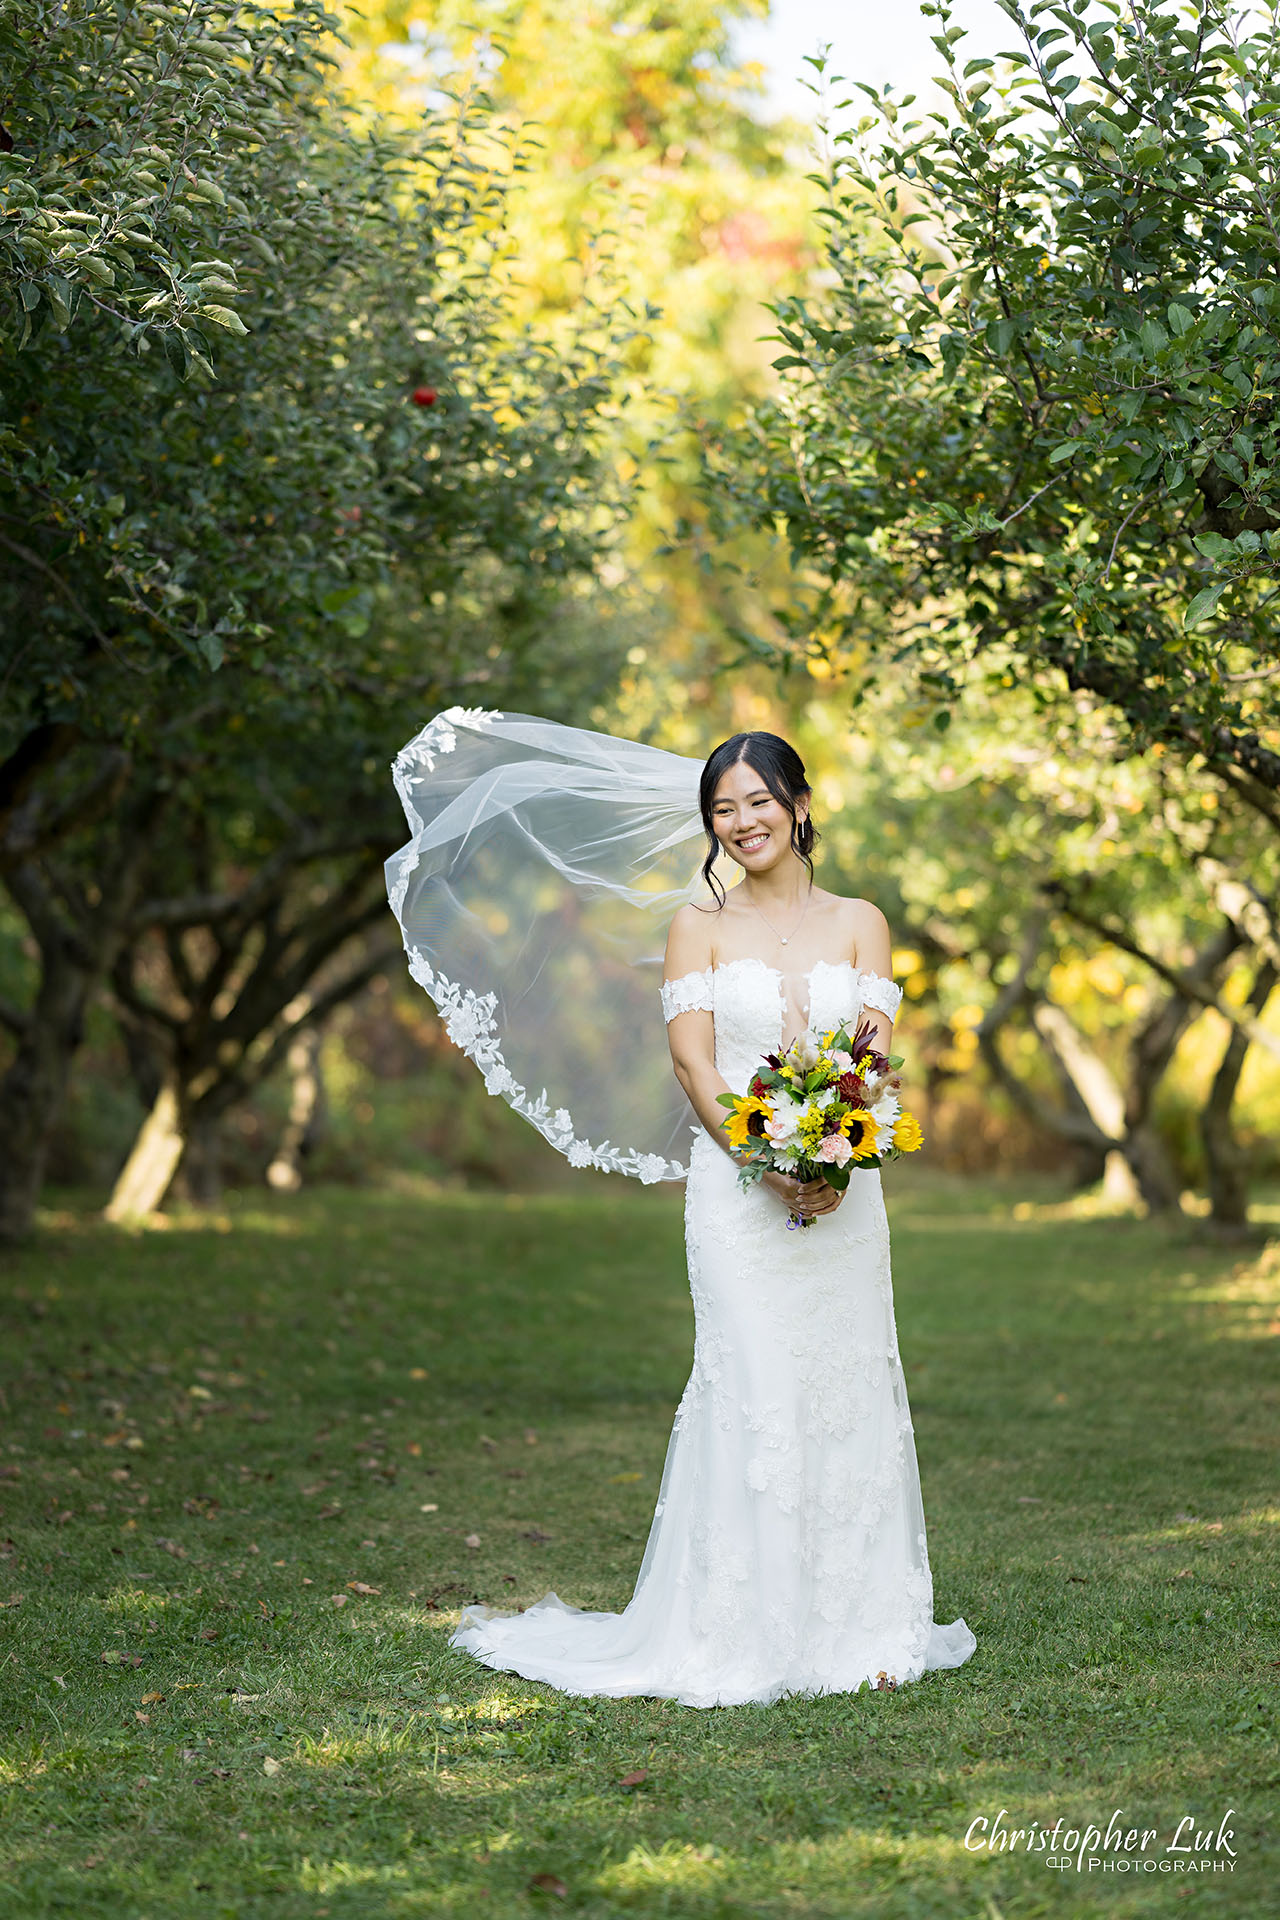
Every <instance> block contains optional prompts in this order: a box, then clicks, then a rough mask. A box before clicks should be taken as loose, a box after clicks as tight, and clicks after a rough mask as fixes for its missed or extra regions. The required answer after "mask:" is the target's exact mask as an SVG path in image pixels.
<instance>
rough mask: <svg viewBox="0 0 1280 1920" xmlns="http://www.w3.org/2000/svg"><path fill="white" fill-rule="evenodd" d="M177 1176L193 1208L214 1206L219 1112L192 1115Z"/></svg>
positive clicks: (219, 1186) (218, 1192) (219, 1195)
mask: <svg viewBox="0 0 1280 1920" xmlns="http://www.w3.org/2000/svg"><path fill="white" fill-rule="evenodd" d="M179 1173H180V1175H181V1181H182V1188H183V1191H184V1192H185V1194H186V1197H187V1199H188V1200H189V1201H190V1202H191V1204H192V1205H193V1206H196V1207H216V1206H217V1204H218V1202H219V1201H220V1200H221V1198H222V1115H221V1113H202V1112H201V1111H200V1109H199V1108H198V1107H197V1108H196V1110H195V1112H194V1113H192V1114H191V1116H190V1118H189V1120H188V1122H187V1127H186V1151H185V1152H184V1153H183V1155H182V1159H181V1161H180V1163H179ZM160 1198H161V1199H163V1198H164V1195H163V1194H161V1196H160Z"/></svg>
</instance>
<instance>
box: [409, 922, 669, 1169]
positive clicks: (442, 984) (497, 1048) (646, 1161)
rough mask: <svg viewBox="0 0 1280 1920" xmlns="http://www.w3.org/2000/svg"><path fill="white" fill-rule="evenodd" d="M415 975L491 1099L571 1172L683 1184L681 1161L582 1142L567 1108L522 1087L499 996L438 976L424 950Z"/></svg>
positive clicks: (413, 954) (412, 959)
mask: <svg viewBox="0 0 1280 1920" xmlns="http://www.w3.org/2000/svg"><path fill="white" fill-rule="evenodd" d="M407 951H408V956H409V972H410V973H411V974H412V976H413V978H414V979H415V980H416V981H417V983H418V985H419V986H420V987H422V988H423V989H424V990H425V991H426V992H427V993H428V994H430V996H431V998H432V1000H434V1002H435V1004H436V1008H437V1010H438V1012H439V1014H440V1018H441V1020H442V1021H443V1022H444V1030H445V1032H446V1033H447V1034H448V1036H449V1038H450V1040H452V1042H453V1044H454V1046H455V1047H460V1048H461V1050H462V1052H463V1053H465V1054H466V1056H467V1058H468V1059H469V1060H473V1061H474V1062H475V1064H476V1066H478V1067H479V1069H480V1071H481V1073H482V1074H483V1075H484V1085H485V1091H486V1093H491V1094H500V1095H501V1097H502V1098H503V1099H504V1100H505V1101H506V1102H507V1105H508V1106H510V1107H514V1108H515V1110H516V1112H517V1113H518V1114H520V1115H521V1117H522V1118H523V1119H525V1120H527V1121H529V1123H530V1125H531V1126H535V1127H536V1128H537V1129H538V1132H539V1133H540V1134H541V1135H542V1137H543V1139H544V1140H549V1141H550V1143H551V1145H552V1146H553V1147H554V1148H555V1150H556V1152H557V1153H562V1154H563V1155H564V1157H565V1159H566V1160H567V1161H568V1162H569V1165H570V1166H571V1167H595V1168H596V1169H597V1170H598V1171H599V1172H601V1173H625V1174H629V1175H630V1176H631V1177H632V1179H635V1180H639V1181H640V1182H641V1183H642V1185H644V1186H646V1187H649V1186H652V1185H653V1184H654V1182H655V1181H657V1180H683V1179H684V1178H685V1176H686V1174H687V1173H688V1168H687V1167H682V1166H681V1165H680V1163H679V1161H677V1160H667V1159H665V1158H664V1157H663V1155H662V1154H660V1153H637V1152H636V1150H635V1148H634V1147H630V1148H627V1149H625V1150H624V1149H622V1148H620V1147H615V1146H614V1145H613V1144H612V1143H611V1142H610V1141H608V1140H605V1141H603V1142H602V1143H601V1144H600V1145H599V1146H594V1145H593V1144H592V1143H591V1141H589V1140H583V1139H580V1138H579V1137H578V1136H577V1135H576V1134H575V1132H574V1129H573V1115H572V1114H571V1113H570V1112H569V1111H568V1109H567V1108H565V1107H557V1108H556V1109H555V1111H554V1112H553V1111H552V1107H551V1102H550V1101H549V1100H548V1098H547V1095H546V1089H545V1088H544V1089H543V1091H542V1092H541V1093H539V1094H538V1096H537V1098H536V1099H534V1098H533V1096H532V1095H531V1094H530V1093H529V1092H528V1091H527V1089H526V1088H524V1087H522V1086H521V1085H520V1082H519V1081H518V1080H517V1079H516V1077H515V1075H514V1074H513V1073H512V1072H511V1069H510V1068H509V1067H508V1065H507V1063H506V1061H505V1060H504V1058H503V1055H502V1042H501V1040H500V1039H499V1036H498V1022H497V1018H496V1016H497V1010H498V998H497V995H496V994H493V993H473V992H472V990H471V988H470V987H464V986H461V985H459V983H458V982H457V981H456V980H447V979H446V978H445V976H444V975H443V974H442V973H433V972H432V970H431V966H430V963H429V961H428V960H427V957H426V955H425V954H424V953H423V952H422V950H421V948H419V947H410V948H408V949H407Z"/></svg>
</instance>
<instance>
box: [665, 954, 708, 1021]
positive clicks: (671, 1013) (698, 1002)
mask: <svg viewBox="0 0 1280 1920" xmlns="http://www.w3.org/2000/svg"><path fill="white" fill-rule="evenodd" d="M712 991H713V981H712V970H711V968H710V967H708V968H707V969H706V971H705V972H703V973H685V974H682V975H681V976H680V978H679V979H678V980H665V981H664V982H663V984H662V987H661V989H660V992H661V995H662V1011H663V1015H664V1016H665V1018H666V1019H667V1020H668V1021H672V1020H674V1019H675V1017H676V1015H677V1014H680V1013H710V1012H711V1009H712V1006H713V1005H714V1001H713V999H712Z"/></svg>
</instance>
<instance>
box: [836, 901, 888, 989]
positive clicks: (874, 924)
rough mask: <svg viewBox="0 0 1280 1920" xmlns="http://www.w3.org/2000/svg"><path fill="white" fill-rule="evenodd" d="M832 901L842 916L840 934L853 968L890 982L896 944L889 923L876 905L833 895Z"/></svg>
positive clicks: (871, 902)
mask: <svg viewBox="0 0 1280 1920" xmlns="http://www.w3.org/2000/svg"><path fill="white" fill-rule="evenodd" d="M831 900H832V904H833V906H834V907H835V908H836V910H837V911H838V913H839V916H840V925H841V931H842V934H843V936H844V937H845V938H846V939H847V942H848V946H849V957H850V958H851V959H852V960H853V962H854V964H855V965H856V966H859V967H863V968H865V969H866V971H867V972H868V973H882V974H884V975H885V976H886V978H891V977H892V969H893V940H892V936H891V935H890V932H889V922H888V921H887V920H886V919H885V916H884V914H883V913H882V912H881V911H880V908H879V907H878V906H877V905H876V904H875V901H874V900H847V899H844V898H843V897H842V896H840V895H839V894H832V895H831Z"/></svg>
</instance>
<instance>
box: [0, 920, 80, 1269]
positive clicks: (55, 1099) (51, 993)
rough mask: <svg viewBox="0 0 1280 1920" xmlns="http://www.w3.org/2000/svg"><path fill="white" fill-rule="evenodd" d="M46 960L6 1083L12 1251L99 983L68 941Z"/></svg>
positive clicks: (0, 1233) (2, 1155)
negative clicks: (91, 998)
mask: <svg viewBox="0 0 1280 1920" xmlns="http://www.w3.org/2000/svg"><path fill="white" fill-rule="evenodd" d="M43 961H44V965H43V969H42V972H41V978H40V988H39V991H38V993H37V995H36V1001H35V1005H34V1006H33V1007H32V1009H31V1013H30V1015H29V1017H28V1019H27V1022H26V1025H25V1029H24V1031H23V1032H22V1033H21V1034H20V1035H19V1037H18V1046H17V1052H16V1053H15V1055H14V1057H13V1060H12V1062H11V1063H10V1066H9V1070H8V1072H7V1073H6V1074H5V1076H4V1079H3V1080H2V1081H0V1242H5V1243H9V1244H12V1243H14V1242H16V1241H19V1240H23V1239H25V1238H26V1237H27V1235H28V1234H29V1233H30V1231H31V1227H32V1222H33V1220H34V1218H35V1210H36V1206H37V1203H38V1201H39V1199H40V1189H41V1186H42V1185H43V1183H44V1170H45V1162H46V1161H47V1159H48V1155H49V1141H50V1138H51V1136H52V1133H53V1129H54V1126H55V1124H56V1122H57V1119H58V1115H59V1114H60V1113H61V1111H62V1105H63V1101H64V1100H65V1098H66V1091H67V1081H68V1079H69V1077H70V1073H71V1062H72V1060H73V1059H74V1058H75V1054H76V1050H77V1048H78V1047H79V1045H80V1042H81V1039H82V1038H83V1035H84V1017H85V1009H86V1005H87V1003H88V1000H89V996H90V994H91V993H92V991H93V988H94V985H95V984H96V980H97V973H96V971H95V970H94V969H91V968H89V967H86V966H85V965H84V964H83V962H82V961H81V960H79V959H78V958H77V956H76V954H75V953H74V951H73V948H72V944H71V943H70V942H63V941H61V940H56V939H55V940H53V941H50V942H49V943H48V944H46V946H45V950H44V954H43Z"/></svg>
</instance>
